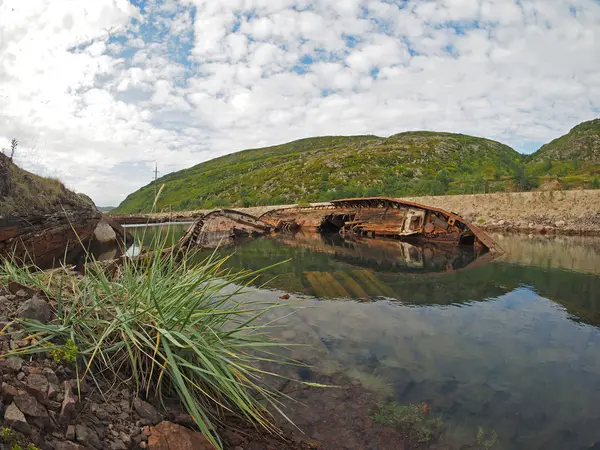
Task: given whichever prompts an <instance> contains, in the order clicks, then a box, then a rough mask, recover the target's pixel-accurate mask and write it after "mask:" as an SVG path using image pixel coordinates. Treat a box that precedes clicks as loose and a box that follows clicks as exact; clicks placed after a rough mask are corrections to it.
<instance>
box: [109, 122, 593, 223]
mask: <svg viewBox="0 0 600 450" xmlns="http://www.w3.org/2000/svg"><path fill="white" fill-rule="evenodd" d="M577 155H582V156H581V157H578V156H577ZM599 163H600V120H596V121H591V122H586V123H584V124H581V125H579V126H577V127H575V128H574V129H573V130H571V132H570V133H569V134H568V135H566V136H563V137H561V138H559V139H557V140H555V141H553V142H551V143H549V144H547V145H545V146H544V147H542V149H540V150H539V152H537V153H536V154H534V155H530V156H524V155H521V154H520V153H518V152H516V151H515V150H513V149H512V148H510V147H509V146H507V145H504V144H501V143H499V142H496V141H492V140H489V139H483V138H478V137H472V136H467V135H462V134H452V133H437V132H429V131H420V132H406V133H400V134H396V135H393V136H390V137H388V138H381V137H377V136H349V137H344V136H338V137H317V138H308V139H302V140H299V141H294V142H290V143H287V144H283V145H277V146H273V147H266V148H260V149H252V150H245V151H242V152H238V153H233V154H230V155H227V156H223V157H220V158H216V159H213V160H211V161H207V162H204V163H201V164H198V165H196V166H194V167H191V168H189V169H185V170H181V171H179V172H174V173H171V174H169V175H166V176H164V177H162V178H160V179H159V180H157V185H158V186H160V185H163V184H164V189H163V192H162V194H161V196H160V198H159V201H158V205H157V207H158V209H159V210H161V209H164V208H170V209H172V210H175V211H176V210H192V209H210V208H215V207H226V206H232V207H248V206H256V205H273V204H289V203H303V202H317V201H327V200H332V199H336V198H344V197H361V196H378V195H384V196H395V197H406V196H419V195H445V194H467V193H482V192H513V191H527V190H532V189H536V188H538V187H541V188H543V189H550V188H569V187H582V188H595V187H600V182H598V178H597V175H598V174H600V165H599ZM158 186H155V185H154V183H151V184H149V185H147V186H145V187H143V188H142V189H140V190H138V191H137V192H134V193H133V194H131V195H129V196H128V197H127V198H126V199H125V200H124V201H123V203H121V205H120V206H119V207H117V208H116V209H114V210H112V211H111V213H138V212H149V211H150V209H151V207H152V203H153V201H154V193H155V191H156V190H157V189H158Z"/></svg>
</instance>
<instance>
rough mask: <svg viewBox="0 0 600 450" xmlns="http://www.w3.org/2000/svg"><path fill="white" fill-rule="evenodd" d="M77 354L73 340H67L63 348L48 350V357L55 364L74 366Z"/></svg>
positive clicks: (77, 349) (77, 350)
mask: <svg viewBox="0 0 600 450" xmlns="http://www.w3.org/2000/svg"><path fill="white" fill-rule="evenodd" d="M78 353H79V347H77V345H76V344H75V342H74V341H73V339H67V343H66V344H65V345H64V346H63V347H60V348H55V349H53V350H50V355H51V356H52V358H53V359H54V361H55V362H57V363H69V364H75V362H76V361H77V354H78Z"/></svg>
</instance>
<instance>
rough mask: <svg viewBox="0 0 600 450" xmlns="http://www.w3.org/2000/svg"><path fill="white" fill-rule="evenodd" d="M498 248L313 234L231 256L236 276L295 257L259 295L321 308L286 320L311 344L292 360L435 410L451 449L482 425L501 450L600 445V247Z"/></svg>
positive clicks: (541, 244) (513, 244) (269, 276)
mask: <svg viewBox="0 0 600 450" xmlns="http://www.w3.org/2000/svg"><path fill="white" fill-rule="evenodd" d="M181 228H182V229H183V228H184V227H181ZM180 231H181V230H180ZM178 232H179V231H178ZM495 238H496V239H497V240H498V241H499V242H500V243H501V245H502V246H503V247H504V249H505V250H506V254H505V255H503V256H502V257H500V258H497V259H495V260H493V261H488V260H487V259H488V257H487V256H486V255H477V254H474V253H472V252H468V251H460V252H452V251H450V252H449V251H447V250H439V249H435V248H433V249H432V248H431V247H427V246H425V247H411V246H408V247H407V246H403V245H401V244H399V243H396V242H384V243H378V242H368V241H365V242H363V243H358V244H357V243H348V242H343V241H340V240H339V239H337V238H335V237H327V238H322V237H319V236H315V235H312V236H311V235H302V234H301V235H297V236H296V237H295V238H294V237H291V236H278V237H276V238H263V239H257V240H252V241H248V242H246V243H245V244H243V245H240V246H237V247H235V248H226V249H222V250H221V251H222V253H223V254H229V253H231V252H234V253H233V256H232V257H231V259H230V260H229V262H228V264H229V267H231V268H234V269H259V268H263V267H267V266H270V265H272V264H275V263H278V262H280V261H283V260H287V259H290V261H289V262H287V263H284V264H281V265H277V266H275V267H273V268H270V269H269V270H267V271H266V273H265V274H264V275H263V276H262V277H261V279H260V280H257V281H256V282H255V285H256V286H258V285H260V284H262V283H265V282H267V281H268V284H267V286H268V289H257V290H256V291H255V292H254V293H253V295H254V296H260V297H264V298H268V299H277V298H278V297H279V295H280V294H281V293H282V292H290V293H292V298H291V300H290V301H295V300H297V299H299V298H300V299H302V300H303V301H302V303H301V305H302V306H308V307H303V308H302V309H300V310H299V311H297V312H296V313H295V314H292V315H290V316H287V317H285V318H284V319H283V321H282V324H283V325H284V327H283V330H282V331H281V332H280V334H279V336H278V338H280V339H284V340H288V341H290V342H295V343H305V344H309V346H308V347H300V348H297V349H293V350H292V356H294V357H296V358H298V359H300V360H303V361H307V362H309V363H310V364H312V365H314V370H315V371H323V372H328V373H331V372H332V370H333V371H335V370H339V371H341V372H344V373H346V374H351V375H352V376H354V377H357V378H359V379H362V380H368V381H369V383H366V384H368V385H370V386H371V387H372V388H373V389H386V390H389V391H390V392H389V393H390V395H391V396H392V397H393V398H394V399H395V400H396V401H398V402H400V403H405V402H426V403H427V404H429V405H430V407H431V409H432V411H435V413H436V414H437V415H438V416H440V417H441V418H443V420H444V422H445V423H446V425H447V427H446V431H445V433H444V435H443V436H442V439H443V441H444V442H445V443H448V444H451V445H454V446H456V447H457V448H458V447H460V446H461V445H463V444H466V443H471V442H473V436H474V434H475V433H476V431H477V428H478V427H479V426H482V427H484V428H485V429H486V430H495V431H496V432H497V434H498V436H499V443H498V445H497V446H496V447H494V448H498V449H545V450H553V449H557V450H558V449H590V448H600V427H598V423H600V351H599V349H600V329H599V326H600V251H599V250H600V239H596V238H578V237H572V238H566V237H562V238H549V237H527V236H501V235H498V236H495ZM332 368H333V369H332ZM292 418H293V415H292Z"/></svg>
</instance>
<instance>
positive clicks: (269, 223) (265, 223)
mask: <svg viewBox="0 0 600 450" xmlns="http://www.w3.org/2000/svg"><path fill="white" fill-rule="evenodd" d="M299 230H302V231H315V232H320V233H338V234H340V235H341V236H343V237H345V238H352V237H364V238H380V239H381V238H382V239H393V240H399V241H405V242H431V243H436V244H444V245H460V246H471V247H473V248H474V249H476V250H478V251H479V250H481V251H490V252H495V251H497V250H498V247H497V245H496V244H495V243H494V241H493V239H492V238H491V237H490V236H488V235H487V234H486V233H485V232H484V231H483V230H481V229H480V228H478V227H476V226H474V225H472V224H469V223H467V222H466V221H465V220H464V219H462V218H461V217H459V216H458V215H457V214H454V213H452V212H448V211H444V210H443V209H439V208H433V207H430V206H426V205H421V204H419V203H414V202H407V201H404V200H401V199H395V198H387V197H372V198H352V199H343V200H333V201H330V202H327V203H323V204H319V205H314V206H306V207H300V206H293V207H284V208H279V209H274V210H271V211H268V212H266V213H264V214H263V215H261V216H260V217H255V216H252V215H250V214H246V213H243V212H239V211H234V210H221V211H213V212H211V213H209V214H207V215H204V216H202V217H200V218H198V219H197V220H196V221H195V222H194V224H193V225H192V226H191V227H190V229H189V230H188V231H187V232H186V233H185V235H184V236H183V237H182V238H181V240H180V242H179V247H190V246H199V247H209V248H210V247H216V246H217V245H222V244H223V243H225V244H226V243H233V242H234V241H235V240H236V239H239V238H241V237H253V236H260V235H264V234H271V233H288V232H296V231H299Z"/></svg>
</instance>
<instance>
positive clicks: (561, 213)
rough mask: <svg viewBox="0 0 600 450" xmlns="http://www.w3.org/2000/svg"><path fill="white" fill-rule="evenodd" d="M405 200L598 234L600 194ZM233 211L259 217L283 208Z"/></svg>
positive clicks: (514, 227) (515, 223)
mask: <svg viewBox="0 0 600 450" xmlns="http://www.w3.org/2000/svg"><path fill="white" fill-rule="evenodd" d="M404 199H405V200H409V201H413V202H418V203H422V204H424V205H428V206H435V207H438V208H442V209H445V210H447V211H452V212H454V213H456V214H458V215H459V216H462V217H463V218H464V219H466V220H467V221H469V222H472V223H475V224H477V225H479V226H481V227H482V228H484V229H487V230H498V231H521V232H523V231H525V232H538V233H558V234H600V190H581V191H575V190H573V191H540V192H514V193H494V194H474V195H445V196H437V197H434V196H427V197H405V198H404ZM286 206H290V205H281V206H257V207H252V208H236V209H238V210H240V211H244V212H247V213H249V214H252V215H255V216H260V215H261V214H263V213H265V212H267V211H269V210H272V209H278V208H282V207H286ZM206 212H208V211H181V212H176V213H171V214H170V213H160V214H154V215H152V218H153V219H158V220H168V218H169V217H171V218H173V219H177V218H178V219H182V218H190V217H193V216H197V215H198V214H201V213H206Z"/></svg>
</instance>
